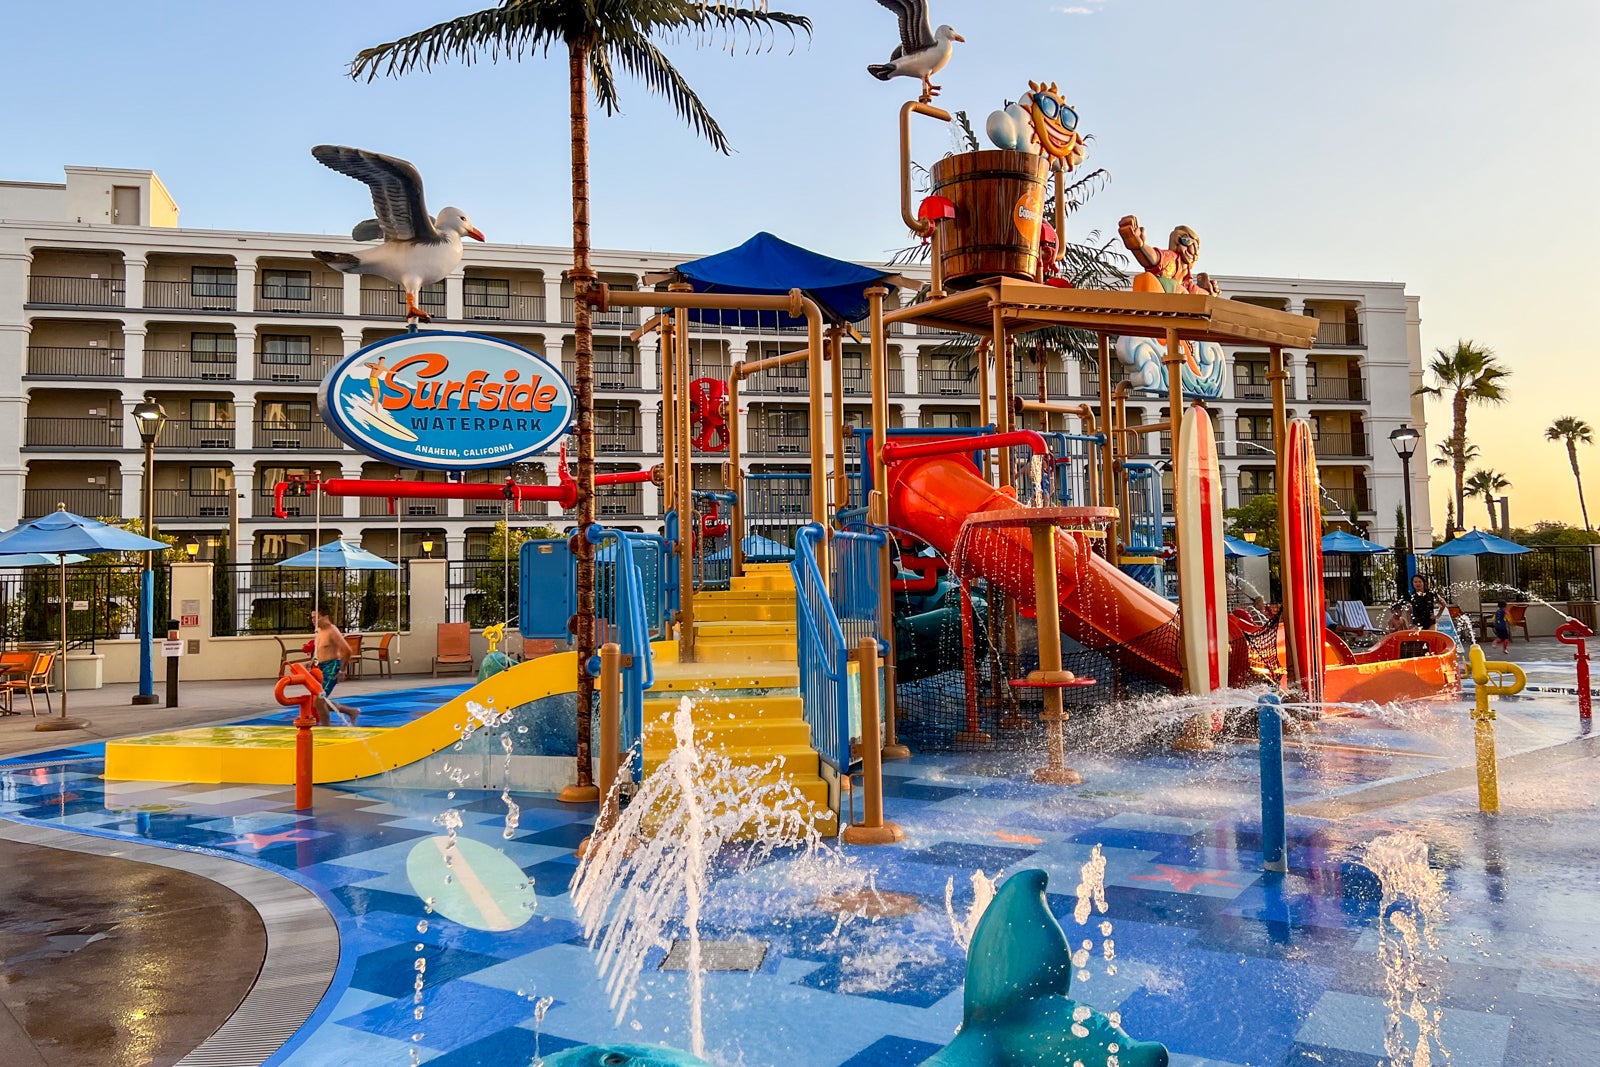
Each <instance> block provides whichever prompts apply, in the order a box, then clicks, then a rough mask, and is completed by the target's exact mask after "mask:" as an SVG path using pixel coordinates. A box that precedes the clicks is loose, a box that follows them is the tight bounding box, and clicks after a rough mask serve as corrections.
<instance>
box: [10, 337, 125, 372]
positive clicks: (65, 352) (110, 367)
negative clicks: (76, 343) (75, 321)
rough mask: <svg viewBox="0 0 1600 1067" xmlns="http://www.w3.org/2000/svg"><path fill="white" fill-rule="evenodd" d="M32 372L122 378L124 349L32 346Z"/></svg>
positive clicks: (29, 354)
mask: <svg viewBox="0 0 1600 1067" xmlns="http://www.w3.org/2000/svg"><path fill="white" fill-rule="evenodd" d="M28 373H29V374H36V375H48V376H50V377H53V378H120V377H122V349H120V348H61V347H56V346H53V345H42V346H41V345H29V346H28Z"/></svg>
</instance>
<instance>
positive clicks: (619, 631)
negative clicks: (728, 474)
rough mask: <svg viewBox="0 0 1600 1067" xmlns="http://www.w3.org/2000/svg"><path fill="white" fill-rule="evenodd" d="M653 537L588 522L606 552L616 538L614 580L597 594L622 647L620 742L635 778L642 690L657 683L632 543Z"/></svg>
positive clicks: (639, 773) (640, 758)
mask: <svg viewBox="0 0 1600 1067" xmlns="http://www.w3.org/2000/svg"><path fill="white" fill-rule="evenodd" d="M654 540H659V539H656V538H651V537H649V536H648V535H643V534H633V533H629V532H627V531H626V530H613V529H609V528H607V527H604V526H591V527H589V541H590V543H592V544H593V545H595V547H596V548H598V549H600V550H601V553H602V554H603V553H604V543H605V542H607V541H610V542H611V543H612V550H611V552H610V554H609V555H610V564H611V565H610V568H609V569H610V572H611V576H612V581H611V583H610V588H609V589H607V590H605V593H606V594H608V595H605V596H601V597H597V598H596V599H597V601H599V602H600V603H602V604H604V605H605V607H606V609H607V610H606V612H605V614H604V615H603V616H602V617H603V618H604V619H605V620H606V621H607V622H608V623H609V625H608V634H607V640H612V641H615V642H616V643H617V645H618V646H619V647H620V648H621V650H622V656H623V660H622V663H623V667H622V731H621V742H622V747H623V750H624V751H625V752H627V753H628V759H629V765H630V767H631V769H632V772H633V778H634V781H638V780H639V779H640V778H641V777H643V775H644V753H643V748H642V746H641V745H640V743H639V739H640V737H641V736H642V735H643V733H644V694H645V691H646V690H647V689H649V688H651V687H652V686H654V685H655V683H656V674H655V664H654V662H653V661H652V658H651V655H650V636H651V617H650V616H651V611H650V605H649V601H648V600H647V598H646V596H645V582H644V577H643V575H642V574H641V573H640V569H639V562H638V556H637V555H636V553H635V551H634V548H635V545H636V544H638V543H640V542H643V543H644V544H645V545H649V543H650V542H651V541H654ZM589 673H590V674H591V675H593V676H594V677H596V678H598V677H599V676H600V657H599V656H595V657H594V658H592V659H590V661H589Z"/></svg>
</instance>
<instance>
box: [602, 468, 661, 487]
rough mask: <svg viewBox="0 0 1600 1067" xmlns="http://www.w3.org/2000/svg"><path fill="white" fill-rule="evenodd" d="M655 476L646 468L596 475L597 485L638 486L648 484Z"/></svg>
mask: <svg viewBox="0 0 1600 1067" xmlns="http://www.w3.org/2000/svg"><path fill="white" fill-rule="evenodd" d="M652 477H654V475H653V474H652V473H651V471H650V470H649V469H648V468H646V469H645V470H642V471H615V472H613V473H611V474H596V475H595V476H594V484H595V485H638V484H641V483H643V482H648V481H650V480H651V478H652Z"/></svg>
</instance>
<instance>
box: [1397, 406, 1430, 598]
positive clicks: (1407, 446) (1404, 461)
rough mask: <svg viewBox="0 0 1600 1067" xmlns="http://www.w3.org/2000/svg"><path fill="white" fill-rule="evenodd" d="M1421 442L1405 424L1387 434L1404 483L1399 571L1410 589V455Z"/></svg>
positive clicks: (1412, 545) (1412, 551)
mask: <svg viewBox="0 0 1600 1067" xmlns="http://www.w3.org/2000/svg"><path fill="white" fill-rule="evenodd" d="M1420 440H1422V435H1421V434H1420V433H1418V432H1417V431H1416V430H1414V429H1412V428H1411V427H1410V426H1408V425H1406V424H1405V423H1403V422H1402V423H1401V424H1400V428H1399V429H1398V430H1395V431H1394V432H1392V433H1391V434H1389V443H1390V444H1391V445H1393V446H1394V454H1395V455H1397V456H1399V457H1400V477H1401V480H1402V481H1404V482H1405V511H1406V528H1405V556H1404V557H1402V558H1401V560H1400V561H1399V563H1400V571H1399V573H1401V574H1402V575H1404V586H1405V588H1406V589H1409V588H1410V587H1411V576H1412V574H1414V573H1415V571H1414V570H1413V569H1412V568H1413V567H1414V565H1415V564H1414V560H1415V558H1416V544H1415V542H1414V541H1413V540H1412V529H1413V527H1414V525H1415V523H1414V521H1413V520H1412V517H1411V454H1412V453H1413V452H1415V451H1416V450H1417V442H1418V441H1420Z"/></svg>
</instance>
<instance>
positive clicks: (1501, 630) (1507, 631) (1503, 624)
mask: <svg viewBox="0 0 1600 1067" xmlns="http://www.w3.org/2000/svg"><path fill="white" fill-rule="evenodd" d="M1494 643H1495V644H1497V645H1499V646H1500V651H1502V652H1510V651H1511V624H1510V623H1509V622H1507V621H1506V602H1505V601H1504V600H1502V601H1499V602H1498V603H1497V604H1496V605H1495V609H1494Z"/></svg>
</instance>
